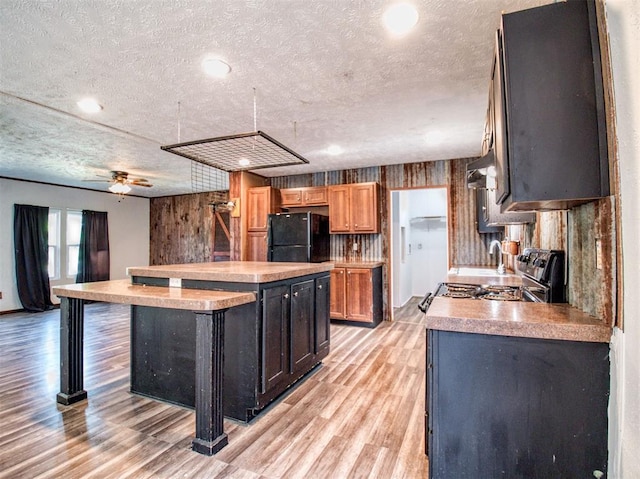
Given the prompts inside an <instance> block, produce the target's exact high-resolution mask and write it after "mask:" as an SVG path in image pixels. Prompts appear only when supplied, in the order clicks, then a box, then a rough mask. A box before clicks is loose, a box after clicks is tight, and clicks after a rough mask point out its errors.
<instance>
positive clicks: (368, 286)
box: [331, 266, 382, 327]
mask: <svg viewBox="0 0 640 479" xmlns="http://www.w3.org/2000/svg"><path fill="white" fill-rule="evenodd" d="M331 319H336V320H343V321H349V322H351V321H352V322H354V324H355V323H360V324H361V325H367V326H372V327H375V326H377V325H378V324H379V323H380V321H381V320H382V266H377V267H375V268H358V267H337V268H334V269H333V270H331Z"/></svg>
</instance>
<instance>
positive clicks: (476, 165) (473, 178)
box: [467, 149, 496, 188]
mask: <svg viewBox="0 0 640 479" xmlns="http://www.w3.org/2000/svg"><path fill="white" fill-rule="evenodd" d="M495 165H496V156H495V154H494V153H493V150H492V149H491V150H489V151H488V152H487V154H486V155H484V156H482V157H480V158H478V159H477V160H475V161H472V162H471V163H469V164H468V165H467V188H487V170H488V169H489V167H493V168H495Z"/></svg>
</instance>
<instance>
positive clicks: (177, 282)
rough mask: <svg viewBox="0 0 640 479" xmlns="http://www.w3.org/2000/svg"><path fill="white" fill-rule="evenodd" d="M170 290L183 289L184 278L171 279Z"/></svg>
mask: <svg viewBox="0 0 640 479" xmlns="http://www.w3.org/2000/svg"><path fill="white" fill-rule="evenodd" d="M169 287H170V288H182V278H169Z"/></svg>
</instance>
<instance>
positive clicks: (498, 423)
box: [426, 297, 611, 478]
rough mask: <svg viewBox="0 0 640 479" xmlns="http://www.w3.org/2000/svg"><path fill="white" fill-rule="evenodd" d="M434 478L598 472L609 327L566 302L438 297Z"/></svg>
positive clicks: (430, 321)
mask: <svg viewBox="0 0 640 479" xmlns="http://www.w3.org/2000/svg"><path fill="white" fill-rule="evenodd" d="M426 320H427V329H428V330H427V398H426V400H427V424H428V427H427V438H426V439H427V443H428V444H427V449H428V454H429V466H430V467H429V474H430V477H431V478H445V477H487V478H489V477H604V476H601V475H599V474H600V473H602V474H604V475H606V468H607V428H608V423H607V407H608V398H609V344H608V343H609V340H610V337H611V327H610V326H608V325H606V324H604V323H603V322H602V321H601V320H599V319H598V318H594V317H592V316H589V315H587V314H585V313H583V312H581V311H579V310H577V309H576V308H573V307H571V306H569V305H567V304H544V303H529V302H519V301H516V302H510V301H504V302H501V301H482V300H473V299H451V298H446V297H436V298H434V299H433V302H432V303H431V305H430V307H429V309H428V311H427V313H426Z"/></svg>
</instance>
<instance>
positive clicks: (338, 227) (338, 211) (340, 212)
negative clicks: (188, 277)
mask: <svg viewBox="0 0 640 479" xmlns="http://www.w3.org/2000/svg"><path fill="white" fill-rule="evenodd" d="M350 191H351V188H350V186H349V185H338V186H330V187H329V231H330V232H331V233H349V232H351V223H350V217H351V194H350Z"/></svg>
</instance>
